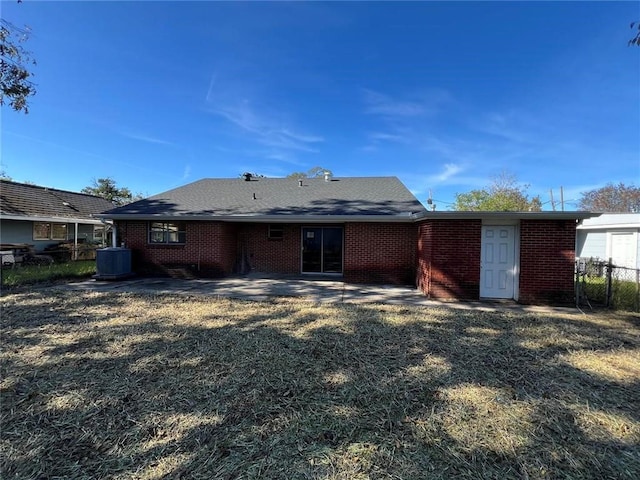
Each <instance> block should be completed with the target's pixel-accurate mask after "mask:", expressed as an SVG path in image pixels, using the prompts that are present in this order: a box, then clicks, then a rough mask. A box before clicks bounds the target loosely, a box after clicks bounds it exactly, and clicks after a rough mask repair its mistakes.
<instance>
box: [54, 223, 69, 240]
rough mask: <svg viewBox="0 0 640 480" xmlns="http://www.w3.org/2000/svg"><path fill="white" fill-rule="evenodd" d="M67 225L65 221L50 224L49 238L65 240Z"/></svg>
mask: <svg viewBox="0 0 640 480" xmlns="http://www.w3.org/2000/svg"><path fill="white" fill-rule="evenodd" d="M66 239H67V225H66V224H65V223H52V224H51V240H66Z"/></svg>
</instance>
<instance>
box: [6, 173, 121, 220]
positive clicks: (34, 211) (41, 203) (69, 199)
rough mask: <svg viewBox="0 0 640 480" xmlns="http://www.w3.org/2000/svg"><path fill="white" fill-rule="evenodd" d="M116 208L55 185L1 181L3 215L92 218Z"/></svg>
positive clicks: (105, 201)
mask: <svg viewBox="0 0 640 480" xmlns="http://www.w3.org/2000/svg"><path fill="white" fill-rule="evenodd" d="M109 208H113V204H112V203H111V202H109V201H107V200H105V199H104V198H100V197H96V196H94V195H87V194H84V193H76V192H68V191H65V190H57V189H55V188H46V187H39V186H37V185H28V184H25V183H17V182H12V181H9V180H0V214H1V215H16V216H25V217H64V218H77V219H89V218H92V217H91V216H92V215H93V214H96V213H100V212H103V211H105V210H107V209H109Z"/></svg>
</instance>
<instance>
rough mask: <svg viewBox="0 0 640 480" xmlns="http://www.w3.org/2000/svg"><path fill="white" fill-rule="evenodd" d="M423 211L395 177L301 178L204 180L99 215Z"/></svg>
mask: <svg viewBox="0 0 640 480" xmlns="http://www.w3.org/2000/svg"><path fill="white" fill-rule="evenodd" d="M254 196H255V198H254ZM423 211H425V208H424V206H423V205H422V204H421V203H420V202H419V201H418V200H417V199H416V197H414V196H413V194H411V192H409V190H408V189H407V188H406V187H405V186H404V185H403V184H402V182H400V180H398V179H397V178H396V177H340V178H333V179H331V180H330V181H325V180H324V179H323V178H307V179H303V181H302V186H299V182H298V180H297V179H291V178H254V179H252V180H251V181H245V180H243V179H242V178H238V179H213V178H206V179H203V180H199V181H197V182H194V183H190V184H188V185H185V186H182V187H179V188H176V189H173V190H169V191H168V192H164V193H161V194H158V195H154V196H152V197H149V198H147V199H144V200H140V201H138V202H134V203H130V204H128V205H125V206H122V207H118V208H115V209H113V210H110V211H109V212H105V213H106V215H105V216H107V218H110V217H111V215H114V216H115V217H114V218H117V216H119V215H127V216H129V215H140V216H178V217H179V216H200V215H202V216H236V215H252V216H272V215H358V216H363V215H385V216H409V215H411V214H415V213H421V212H423Z"/></svg>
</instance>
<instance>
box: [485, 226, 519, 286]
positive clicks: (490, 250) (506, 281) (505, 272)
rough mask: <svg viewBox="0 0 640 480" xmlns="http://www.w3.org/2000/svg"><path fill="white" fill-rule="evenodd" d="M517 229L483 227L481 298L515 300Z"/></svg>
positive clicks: (511, 227)
mask: <svg viewBox="0 0 640 480" xmlns="http://www.w3.org/2000/svg"><path fill="white" fill-rule="evenodd" d="M515 236H516V235H515V227H514V226H513V225H506V226H497V225H487V226H483V227H482V244H481V247H480V255H481V257H482V259H481V262H480V296H481V297H484V298H514V276H515V270H516V268H515V267H516V264H515Z"/></svg>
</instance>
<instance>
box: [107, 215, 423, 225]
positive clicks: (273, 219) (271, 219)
mask: <svg viewBox="0 0 640 480" xmlns="http://www.w3.org/2000/svg"><path fill="white" fill-rule="evenodd" d="M96 216H97V217H100V218H104V219H110V220H140V221H160V220H165V221H174V222H175V221H207V222H212V221H213V222H215V221H217V222H232V223H234V222H235V223H238V222H244V223H246V222H251V223H309V224H311V223H347V222H363V223H413V222H414V220H415V217H414V216H413V215H410V214H407V215H217V216H216V215H211V216H203V215H126V214H122V215H108V214H100V215H96Z"/></svg>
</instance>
